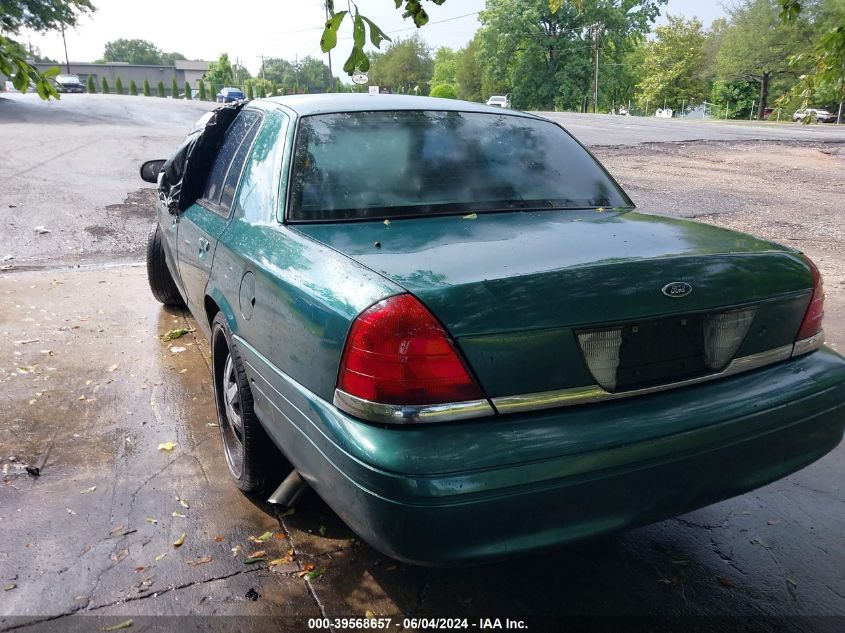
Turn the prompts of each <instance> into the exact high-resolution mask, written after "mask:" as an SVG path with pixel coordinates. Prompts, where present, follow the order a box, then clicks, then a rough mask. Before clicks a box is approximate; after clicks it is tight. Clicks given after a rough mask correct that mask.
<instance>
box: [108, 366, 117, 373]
mask: <svg viewBox="0 0 845 633" xmlns="http://www.w3.org/2000/svg"><path fill="white" fill-rule="evenodd" d="M116 369H117V365H111V366H110V367H109V368H108V371H110V372H112V371H114V370H116Z"/></svg>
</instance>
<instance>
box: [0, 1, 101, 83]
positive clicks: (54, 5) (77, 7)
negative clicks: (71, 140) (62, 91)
mask: <svg viewBox="0 0 845 633" xmlns="http://www.w3.org/2000/svg"><path fill="white" fill-rule="evenodd" d="M93 10H94V7H93V5H92V4H91V2H90V0H0V74H3V75H6V77H9V78H11V79H12V83H13V85H14V86H15V88H16V89H18V90H22V91H23V90H27V89H28V88H29V86H30V83H33V84H35V89H36V91H37V92H38V96H39V97H41V98H42V99H49V98H51V97H52V98H55V99H58V98H59V93H58V92H57V91H56V87H55V85H54V84H53V81H52V78H53V77H55V76H56V75H58V74H59V68H58V67H54V68H50V69H49V70H46V71H44V72H41V71H39V70H38V69H37V68H36V67H35V66H33V65H32V64H31V63H30V62H29V61H27V58H28V57H29V55H28V54H27V51H26V49H25V48H24V47H23V46H22V45H21V44H20V43H19V42H17V41H15V40H13V39H12V37H13V36H16V35H18V34H19V33H20V32H21V31H22V30H31V31H36V32H38V33H43V32H45V31H58V30H59V29H61V28H62V27H65V28H67V27H71V26H75V25H76V22H77V20H78V19H79V17H80V15H82V14H85V13H89V12H91V11H93Z"/></svg>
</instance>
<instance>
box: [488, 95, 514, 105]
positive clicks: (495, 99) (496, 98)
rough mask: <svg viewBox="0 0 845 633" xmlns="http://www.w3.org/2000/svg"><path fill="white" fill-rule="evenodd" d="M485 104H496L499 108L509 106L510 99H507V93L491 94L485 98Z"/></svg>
mask: <svg viewBox="0 0 845 633" xmlns="http://www.w3.org/2000/svg"><path fill="white" fill-rule="evenodd" d="M487 105H489V106H496V107H499V108H510V107H511V100H510V99H508V96H507V95H504V96H502V95H493V96H492V97H490V98H489V99H487Z"/></svg>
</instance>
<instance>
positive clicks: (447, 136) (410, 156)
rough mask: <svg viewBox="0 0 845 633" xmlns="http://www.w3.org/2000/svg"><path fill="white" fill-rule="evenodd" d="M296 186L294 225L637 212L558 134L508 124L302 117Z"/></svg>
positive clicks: (432, 117) (452, 117)
mask: <svg viewBox="0 0 845 633" xmlns="http://www.w3.org/2000/svg"><path fill="white" fill-rule="evenodd" d="M291 183H292V184H291V189H290V200H289V207H288V209H289V210H288V220H290V221H294V222H314V221H323V222H325V221H337V220H358V219H377V218H401V217H407V216H415V215H448V214H466V213H489V212H497V211H513V210H521V209H532V210H534V209H584V208H596V207H628V206H630V205H631V202H630V200H628V198H627V197H626V196H625V194H624V193H622V191H621V190H620V189H619V187H618V186H617V185H616V184H615V183H614V182H613V181H612V180H611V179H610V177H609V176H608V175H607V174H606V173H605V171H604V170H603V169H602V168H601V167H600V166H599V164H598V163H597V162H596V161H595V160H594V159H593V157H592V156H590V154H589V153H588V152H586V151H585V150H584V149H583V148H582V147H581V146H580V145H579V144H578V143H577V142H576V141H575V140H574V139H572V137H570V136H569V135H568V134H567V133H566V132H564V131H563V130H562V129H561V128H559V127H558V126H556V125H554V124H553V123H550V122H548V121H542V120H538V119H531V118H527V117H519V116H509V115H505V114H502V115H497V114H483V113H469V112H438V111H394V112H391V111H387V112H353V113H339V114H324V115H314V116H308V117H304V118H302V119H301V121H300V124H299V132H298V134H297V140H296V151H295V153H294V165H293V179H292V181H291Z"/></svg>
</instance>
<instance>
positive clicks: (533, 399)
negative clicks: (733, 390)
mask: <svg viewBox="0 0 845 633" xmlns="http://www.w3.org/2000/svg"><path fill="white" fill-rule="evenodd" d="M807 340H808V341H809V340H810V339H807ZM800 342H801V343H803V341H800ZM819 345H821V343H819ZM795 347H797V344H796V345H792V344H789V345H784V346H783V347H777V348H775V349H771V350H768V351H765V352H760V353H759V354H752V355H750V356H743V357H742V358H736V359H734V360H732V361H731V363H730V364H729V365H728V366H727V367H726V368H725V369H723V370H722V371H720V372H718V373H715V374H708V375H706V376H699V377H697V378H691V379H689V380H682V381H680V382H673V383H668V384H665V385H655V386H654V387H646V388H644V389H634V390H631V391H619V392H615V393H614V392H610V391H606V390H605V389H602V388H601V387H599V386H598V385H588V386H585V387H574V388H571V389H558V390H556V391H543V392H539V393H529V394H525V395H519V396H501V397H499V398H493V399H492V402H493V406H495V407H496V410H497V411H498V412H499V413H520V412H524V411H538V410H540V409H551V408H554V407H568V406H572V405H576V404H588V403H591V402H602V401H605V400H618V399H621V398H631V397H633V396H642V395H645V394H649V393H657V392H659V391H666V390H668V389H675V388H677V387H686V386H688V385H697V384H699V383H703V382H709V381H711V380H718V379H719V378H726V377H727V376H733V375H734V374H739V373H742V372H745V371H750V370H752V369H757V368H759V367H765V366H766V365H771V364H772V363H778V362H780V361H783V360H786V359H788V358H790V357H792V356H794V355H795V353H794V351H793V350H794V348H795ZM807 351H811V350H807ZM802 353H806V352H802Z"/></svg>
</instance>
